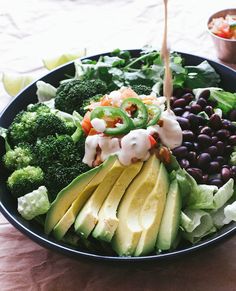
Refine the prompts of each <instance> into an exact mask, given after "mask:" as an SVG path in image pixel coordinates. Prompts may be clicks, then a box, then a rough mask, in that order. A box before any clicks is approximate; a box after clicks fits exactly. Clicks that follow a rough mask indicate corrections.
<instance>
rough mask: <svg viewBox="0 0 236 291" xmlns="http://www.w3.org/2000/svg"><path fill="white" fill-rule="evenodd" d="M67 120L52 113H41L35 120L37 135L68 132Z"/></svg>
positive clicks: (43, 135)
mask: <svg viewBox="0 0 236 291" xmlns="http://www.w3.org/2000/svg"><path fill="white" fill-rule="evenodd" d="M67 131H68V129H67V127H66V124H65V122H63V121H62V120H61V119H60V118H59V117H57V116H56V115H54V114H52V113H48V114H42V115H39V116H38V117H37V119H36V121H35V133H36V134H37V137H45V136H48V135H55V134H63V133H67Z"/></svg>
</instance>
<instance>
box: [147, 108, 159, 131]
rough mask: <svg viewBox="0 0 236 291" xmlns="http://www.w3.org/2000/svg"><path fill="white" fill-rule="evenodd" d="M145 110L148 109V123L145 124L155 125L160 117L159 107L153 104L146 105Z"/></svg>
mask: <svg viewBox="0 0 236 291" xmlns="http://www.w3.org/2000/svg"><path fill="white" fill-rule="evenodd" d="M147 110H148V118H149V121H148V124H147V126H151V125H155V124H157V121H158V120H159V119H160V117H161V109H160V108H159V107H158V106H156V105H153V104H150V105H147Z"/></svg>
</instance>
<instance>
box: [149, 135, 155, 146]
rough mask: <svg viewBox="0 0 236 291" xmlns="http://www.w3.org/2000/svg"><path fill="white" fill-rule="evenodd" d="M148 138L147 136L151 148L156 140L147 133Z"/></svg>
mask: <svg viewBox="0 0 236 291" xmlns="http://www.w3.org/2000/svg"><path fill="white" fill-rule="evenodd" d="M148 138H149V141H150V144H151V148H152V147H154V146H155V145H156V144H157V141H156V140H155V138H154V137H153V136H151V135H149V136H148Z"/></svg>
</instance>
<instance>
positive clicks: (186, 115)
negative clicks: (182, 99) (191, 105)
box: [182, 111, 190, 118]
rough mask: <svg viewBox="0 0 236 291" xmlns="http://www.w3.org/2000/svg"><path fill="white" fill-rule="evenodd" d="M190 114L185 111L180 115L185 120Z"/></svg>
mask: <svg viewBox="0 0 236 291" xmlns="http://www.w3.org/2000/svg"><path fill="white" fill-rule="evenodd" d="M189 114H190V112H189V111H185V112H184V113H183V114H182V117H183V118H187V117H188V116H189Z"/></svg>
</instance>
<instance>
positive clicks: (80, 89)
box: [55, 80, 107, 114]
mask: <svg viewBox="0 0 236 291" xmlns="http://www.w3.org/2000/svg"><path fill="white" fill-rule="evenodd" d="M106 91H107V86H106V84H105V83H104V82H103V81H101V80H85V81H81V80H72V81H68V82H65V83H62V84H61V85H60V86H59V87H58V88H57V93H56V97H55V107H56V108H57V109H59V110H62V111H65V112H68V113H70V114H71V113H72V112H73V111H74V110H76V111H78V112H79V113H81V108H82V105H83V101H84V100H85V99H88V98H90V97H93V96H95V95H97V94H105V93H106Z"/></svg>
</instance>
